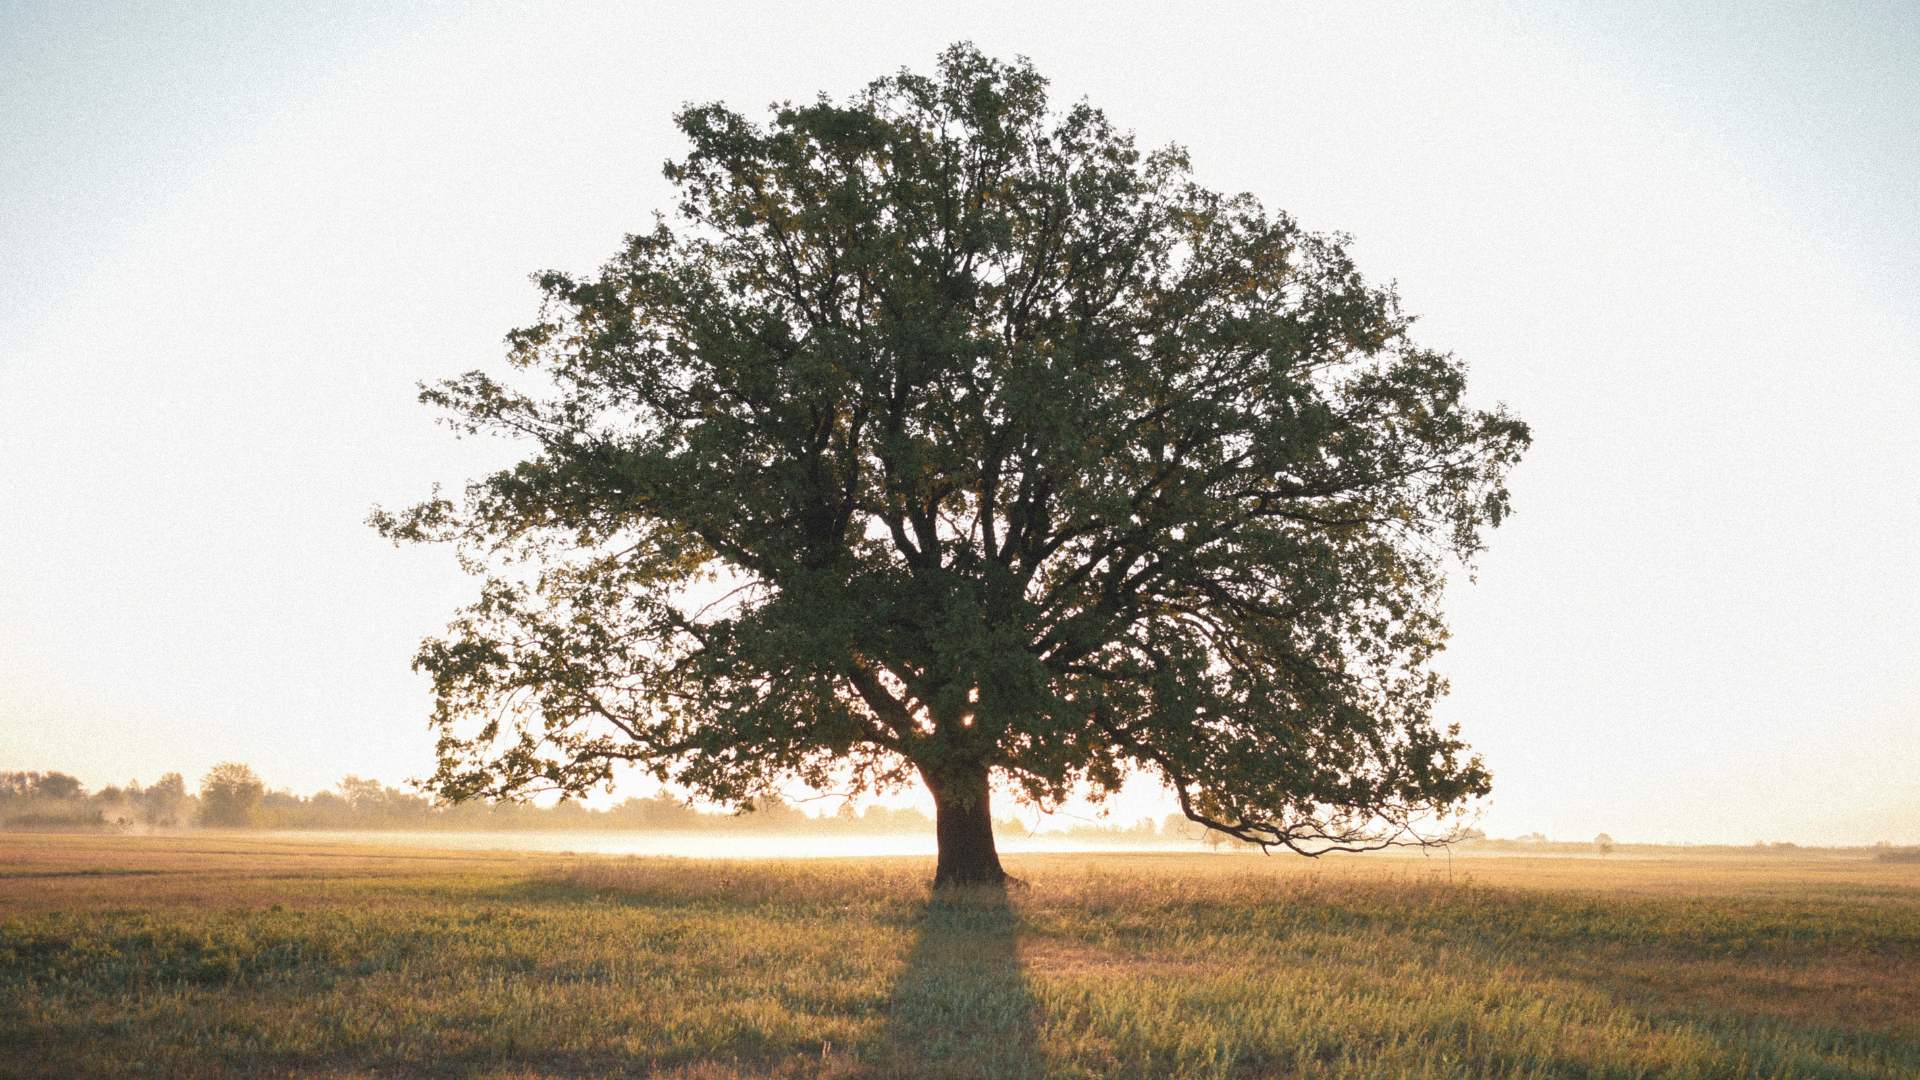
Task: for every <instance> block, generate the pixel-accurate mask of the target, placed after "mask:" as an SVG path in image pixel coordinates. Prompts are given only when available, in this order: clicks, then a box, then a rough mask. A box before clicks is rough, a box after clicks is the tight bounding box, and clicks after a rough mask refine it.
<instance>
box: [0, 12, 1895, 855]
mask: <svg viewBox="0 0 1920 1080" xmlns="http://www.w3.org/2000/svg"><path fill="white" fill-rule="evenodd" d="M82 7H83V6H82V5H77V4H68V3H47V4H26V5H21V4H17V3H13V4H8V3H4V2H0V147H4V150H3V151H0V768H37V769H54V768H57V769H63V770H66V771H69V772H73V773H76V774H78V775H79V776H81V777H82V779H84V780H86V781H88V782H89V783H90V784H94V785H99V784H102V783H106V782H110V781H123V780H125V779H126V778H128V777H130V776H139V777H141V778H142V779H151V778H152V777H153V776H154V775H156V774H157V773H159V772H161V771H163V770H180V771H182V772H185V773H187V774H188V775H189V776H190V777H197V776H198V775H199V774H200V773H201V772H203V771H204V770H205V769H206V767H207V766H208V765H210V764H212V763H213V762H215V761H217V760H221V759H227V758H237V759H241V760H244V761H247V762H250V763H251V764H252V765H253V766H254V767H255V768H256V769H258V770H259V771H260V772H261V773H262V774H263V775H264V776H265V777H266V778H267V779H268V781H269V782H270V783H271V784H273V785H275V786H287V787H293V788H295V789H298V790H313V789H316V788H320V787H325V786H328V785H331V784H332V783H333V782H334V781H336V780H337V779H338V778H339V777H340V776H342V775H343V774H345V773H349V772H352V773H359V774H362V775H373V776H378V777H381V778H384V779H387V780H389V781H395V782H397V781H400V780H402V779H404V778H406V777H408V776H410V775H419V774H422V773H424V772H426V771H427V770H428V769H429V768H430V764H431V754H432V742H431V738H430V736H429V734H428V731H427V729H426V725H425V721H424V715H425V712H426V707H427V695H426V689H425V686H424V682H423V680H421V679H420V678H419V677H417V676H415V675H414V674H413V673H412V672H411V671H410V670H409V669H408V662H409V660H410V657H411V655H412V652H413V648H414V645H415V643H416V642H417V641H418V639H419V638H420V637H421V636H422V635H424V634H426V633H429V632H431V631H434V630H436V629H437V628H439V627H440V626H441V625H442V624H443V623H444V622H445V619H446V617H447V616H448V615H449V613H450V612H451V611H452V610H453V608H454V607H455V606H456V605H458V604H459V603H461V602H463V601H464V600H466V599H467V598H468V596H469V594H470V593H471V591H472V587H471V585H470V583H469V582H467V581H466V580H465V579H463V578H462V577H461V576H460V575H459V574H458V572H457V570H456V569H455V568H454V567H453V566H452V563H451V559H450V557H449V556H448V555H447V553H445V552H440V551H434V550H430V549H410V550H405V551H395V550H394V549H392V548H390V547H388V546H387V545H386V544H385V543H383V542H382V541H380V540H379V539H378V538H377V537H376V536H375V535H374V534H373V533H372V532H371V531H370V530H368V529H367V528H366V527H365V526H364V525H363V520H364V518H365V517H366V514H367V511H368V509H369V507H370V506H372V505H373V504H375V503H387V504H397V503H402V502H405V501H407V500H409V499H411V498H414V497H417V496H419V495H422V494H424V493H425V491H426V490H427V487H428V485H429V483H431V482H432V481H434V480H436V479H437V480H444V481H449V482H458V481H459V480H461V479H463V478H465V477H467V476H470V475H473V474H474V473H476V472H477V471H479V470H481V469H483V468H484V467H486V466H487V465H488V464H489V463H493V462H498V461H500V460H502V454H503V452H504V451H503V449H502V448H500V447H494V446H488V445H485V444H477V443H460V442H454V441H452V440H451V439H450V438H449V437H448V436H447V435H446V434H445V433H444V432H443V431H442V430H441V429H439V428H437V427H435V426H434V425H433V423H432V418H431V416H430V414H429V413H427V412H426V411H425V410H424V409H423V408H422V407H420V406H418V405H416V404H415V403H414V401H413V392H414V391H413V384H414V383H415V382H416V381H417V380H420V379H423V378H430V377H436V376H439V375H444V374H451V373H455V372H458V371H462V370H465V369H467V368H470V367H474V366H480V365H484V364H489V363H492V362H494V361H495V360H497V358H498V357H499V355H500V352H501V344H500V341H501V336H502V335H503V334H504V333H505V332H506V331H507V330H508V329H509V328H511V327H514V326H516V325H520V324H521V323H524V322H527V321H530V319H531V317H532V316H533V314H534V311H535V294H534V291H533V289H532V287H531V286H530V285H529V284H528V282H527V275H528V274H529V273H530V272H532V271H534V270H537V269H541V268H547V267H560V268H568V269H581V270H584V269H590V268H592V267H593V266H595V265H597V264H598V263H599V262H600V261H601V260H602V259H603V258H604V257H606V256H607V255H609V254H611V253H612V251H613V250H614V248H615V247H616V246H617V244H618V242H619V240H620V237H621V235H622V233H623V232H625V231H628V230H632V229H636V228H640V227H643V226H644V225H646V224H647V222H648V221H649V220H650V219H649V215H650V213H651V212H652V211H653V210H654V209H656V208H659V209H664V208H666V205H667V190H668V189H667V186H666V184H665V182H664V181H663V180H661V179H660V176H659V165H660V163H661V162H662V161H663V160H665V159H666V158H668V157H670V156H676V155H678V154H679V153H680V152H681V150H682V146H681V143H680V142H679V140H678V139H677V137H676V136H675V133H674V132H673V130H672V128H671V125H670V122H669V117H670V114H671V113H672V112H673V110H674V109H675V108H676V107H677V106H678V105H679V104H680V103H682V102H684V101H688V100H711V99H720V100H725V101H727V102H729V103H731V104H734V105H736V106H740V107H743V108H747V109H750V110H754V111H758V110H759V108H760V106H762V105H764V104H765V103H768V102H771V101H773V100H775V99H779V98H803V97H810V96H811V95H812V94H813V93H814V92H815V91H818V90H822V89H825V90H829V91H831V92H833V93H836V94H838V93H842V92H845V91H848V90H851V89H853V88H855V87H857V86H858V85H860V84H863V83H864V82H866V81H867V80H869V79H871V78H872V77H874V76H876V75H879V74H882V73H884V72H887V71H890V70H892V69H895V68H897V67H900V66H902V65H909V66H913V67H917V68H922V69H924V68H926V67H927V66H928V65H929V64H930V62H931V60H932V58H933V56H934V55H935V54H936V53H937V52H938V51H939V49H940V48H941V47H942V46H944V45H946V44H947V43H949V42H952V41H954V40H958V39H962V38H968V39H972V40H974V41H976V42H977V43H978V44H980V45H981V46H982V47H983V48H985V49H986V50H988V51H989V52H993V53H998V54H1001V55H1011V54H1015V53H1024V54H1026V55H1028V56H1030V57H1032V58H1033V60H1034V61H1035V63H1036V64H1037V65H1038V66H1039V67H1040V69H1041V70H1042V71H1043V72H1044V73H1046V74H1048V75H1049V76H1050V77H1051V78H1052V80H1053V88H1054V93H1055V95H1056V100H1057V101H1060V102H1068V101H1071V100H1074V99H1077V98H1080V97H1083V96H1084V97H1087V98H1089V99H1091V100H1092V101H1093V102H1094V103H1096V104H1098V105H1101V106H1103V107H1104V108H1106V109H1107V111H1108V112H1109V114H1110V115H1111V116H1113V117H1114V118H1115V119H1116V121H1118V122H1119V123H1120V124H1121V125H1122V126H1125V127H1131V128H1133V129H1134V130H1135V131H1136V132H1137V133H1138V135H1139V137H1140V139H1141V140H1142V142H1144V143H1146V144H1150V145H1152V144H1160V143H1164V142H1169V141H1178V142H1181V143H1183V144H1185V145H1186V146H1187V147H1189V148H1190V150H1191V151H1192V156H1193V159H1194V162H1195V167H1196V171H1197V173H1198V175H1199V177H1200V179H1201V180H1202V181H1203V182H1206V183H1208V184H1210V185H1211V186H1214V187H1219V188H1227V189H1234V190H1239V189H1245V190H1250V191H1253V192H1255V193H1256V194H1258V195H1259V196H1261V197H1262V198H1263V199H1264V200H1266V202H1267V203H1268V204H1269V205H1271V206H1275V207H1279V208H1284V209H1286V210H1288V211H1290V212H1292V213H1293V214H1295V215H1296V216H1297V217H1298V218H1299V219H1300V220H1301V221H1302V222H1303V223H1304V224H1306V225H1307V226H1309V227H1312V228H1322V229H1339V230H1344V231H1346V232H1349V233H1352V234H1353V235H1354V236H1355V237H1356V245H1355V250H1356V253H1357V257H1358V258H1359V259H1360V261H1361V266H1362V268H1363V269H1364V270H1365V271H1366V272H1367V273H1368V274H1369V275H1371V276H1373V277H1375V278H1377V279H1381V280H1387V279H1393V280H1397V281H1398V282H1399V285H1400V289H1401V292H1402V295H1403V298H1404V300H1405V303H1406V306H1407V308H1408V309H1409V310H1410V311H1413V312H1416V313H1419V314H1420V315H1422V320H1421V323H1420V328H1419V337H1420V338H1421V340H1423V341H1424V342H1425V343H1427V344H1431V345H1434V346H1438V347H1442V348H1447V349H1451V350H1453V351H1455V352H1457V353H1459V354H1460V355H1461V356H1463V357H1465V358H1467V359H1468V360H1469V362H1470V363H1471V365H1472V371H1473V381H1472V388H1473V390H1474V392H1475V393H1476V394H1477V395H1478V397H1479V399H1480V400H1481V401H1483V402H1488V403H1491V402H1493V401H1496V400H1500V401H1505V402H1506V403H1507V404H1509V405H1510V406H1512V407H1513V409H1514V410H1515V411H1516V412H1517V413H1518V414H1519V415H1520V416H1522V417H1524V418H1525V419H1527V420H1528V421H1529V422H1531V423H1532V425H1533V428H1534V432H1535V439H1536V442H1535V446H1534V450H1533V452H1532V454H1531V455H1530V456H1529V457H1528V458H1527V460H1526V461H1525V462H1524V463H1523V464H1522V466H1521V468H1520V470H1519V471H1518V473H1517V474H1516V476H1515V479H1514V494H1515V505H1516V507H1517V510H1518V513H1517V516H1516V517H1515V518H1514V519H1513V520H1512V522H1511V523H1510V524H1509V526H1507V527H1505V528H1503V529H1501V530H1499V531H1498V532H1496V533H1495V534H1494V536H1493V546H1492V551H1491V553H1490V554H1489V555H1488V556H1486V558H1485V559H1484V560H1483V562H1482V564H1481V567H1480V573H1479V580H1478V582H1477V583H1473V584H1469V583H1467V582H1465V581H1464V580H1463V581H1462V583H1461V586H1460V588H1459V589H1457V590H1456V592H1455V594H1454V596H1453V598H1452V600H1451V611H1452V613H1453V625H1454V630H1455V637H1454V643H1453V647H1452V649H1451V650H1450V651H1449V652H1448V653H1446V654H1445V655H1444V656H1443V658H1442V665H1441V666H1442V667H1443V669H1444V670H1445V671H1446V672H1447V673H1448V674H1450V675H1451V677H1452V679H1453V684H1454V694H1453V696H1452V698H1451V699H1450V700H1449V702H1448V703H1447V705H1446V706H1445V716H1446V717H1447V718H1448V719H1450V720H1456V721H1458V722H1459V723H1460V724H1461V726H1462V727H1463V729H1464V731H1465V733H1466V735H1467V737H1468V739H1469V741H1470V742H1471V743H1473V744H1474V745H1475V746H1476V747H1477V748H1478V749H1479V750H1480V751H1481V752H1482V753H1483V754H1484V755H1485V756H1486V758H1487V760H1488V762H1489V764H1490V765H1491V767H1492V768H1493V771H1494V777H1495V787H1494V795H1493V797H1492V799H1491V800H1490V801H1489V803H1488V806H1487V812H1486V818H1485V825H1486V827H1487V828H1488V829H1489V831H1491V832H1494V833H1496V834H1502V835H1511V834H1514V833H1518V832H1525V831H1531V830H1536V829H1537V830H1541V831H1544V832H1546V833H1548V834H1549V835H1552V836H1555V837H1563V838H1585V837H1589V836H1591V835H1593V834H1594V833H1595V832H1598V831H1600V830H1603V829H1604V830H1606V831H1608V832H1610V833H1612V834H1613V835H1614V836H1616V837H1620V838H1622V839H1627V838H1632V839H1643V840H1701V841H1730V842H1747V841H1752V840H1755V839H1759V838H1766V839H1783V840H1796V841H1801V842H1823V841H1825V842H1832V841H1849V842H1860V841H1873V840H1878V839H1890V840H1895V841H1901V842H1920V568H1917V566H1916V559H1917V558H1920V541H1917V540H1916V537H1917V536H1920V424H1916V421H1917V420H1920V123H1917V122H1916V120H1915V117H1917V116H1920V76H1916V74H1915V67H1914V64H1913V57H1914V56H1915V55H1916V54H1920V8H1915V7H1913V6H1912V5H1909V4H1899V3H1887V4H1852V5H1834V4H1814V3H1808V4H1786V5H1782V4H1765V3H1729V4H1726V5H1719V6H1716V5H1702V4H1694V5H1687V6H1686V7H1687V12H1688V13H1686V14H1675V13H1674V12H1673V11H1670V10H1668V9H1669V8H1670V7H1674V5H1664V4H1654V3H1646V4H1610V5H1606V6H1605V11H1604V12H1602V11H1600V10H1598V8H1599V7H1600V6H1599V5H1588V4H1584V3H1566V4H1529V5H1525V6H1518V5H1516V6H1513V7H1469V8H1462V7H1458V6H1455V5H1446V6H1444V7H1443V6H1439V5H1433V6H1427V7H1411V6H1409V7H1384V8H1383V7H1379V6H1374V5H1364V6H1357V7H1356V8H1354V9H1348V8H1346V7H1338V8H1336V7H1335V6H1334V5H1317V6H1311V7H1309V6H1305V5H1300V6H1295V5H1284V4H1282V5H1276V4H1271V3H1257V4H1245V5H1212V6H1209V5H1199V4H1183V5H1178V6H1177V7H1176V6H1174V5H1160V4H1142V5H1138V6H1137V7H1135V8H1132V9H1129V8H1128V7H1127V6H1126V5H1121V4H1115V3H1099V4H1085V5H1066V4H1047V5H1040V4H1031V3H1014V4H970V5H964V6H962V5H954V6H950V7H946V8H944V9H935V8H931V7H928V8H916V7H913V6H911V5H906V4H902V3H899V2H897V0H888V2H884V3H872V4H858V3H846V2H837V3H830V4H809V3H793V2H782V3H767V4H762V5H729V4H719V3H701V4H686V5H669V4H648V5H644V6H641V5H630V6H627V7H625V8H621V7H607V8H591V7H580V6H572V5H569V6H561V5H553V6H551V7H538V6H531V5H529V6H528V7H526V8H524V9H515V8H466V7H459V6H454V5H435V6H432V7H422V8H413V9H402V8H399V7H398V6H397V5H386V4H380V5H369V6H367V7H364V8H361V9H359V10H358V11H357V12H356V11H354V10H352V9H350V8H348V7H346V6H344V5H295V4H286V5H239V4H235V5H231V8H222V7H213V6H205V7H199V6H187V5H180V6H174V7H167V6H164V5H157V4H138V5H134V4H129V5H125V6H124V7H118V6H110V5H95V6H91V7H88V8H86V9H85V10H83V9H82ZM323 8H324V10H325V13H324V14H322V13H321V12H322V10H323ZM1175 10H1177V11H1178V12H1179V15H1178V17H1175V16H1173V15H1172V14H1171V13H1172V12H1173V11H1175ZM1152 806H1153V804H1152V801H1151V800H1150V799H1149V798H1147V797H1146V796H1144V795H1142V796H1137V797H1135V798H1133V799H1131V800H1129V802H1128V803H1127V805H1126V806H1124V807H1123V808H1122V812H1123V815H1124V814H1125V813H1130V812H1133V811H1134V810H1144V809H1147V808H1151V807H1152Z"/></svg>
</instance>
